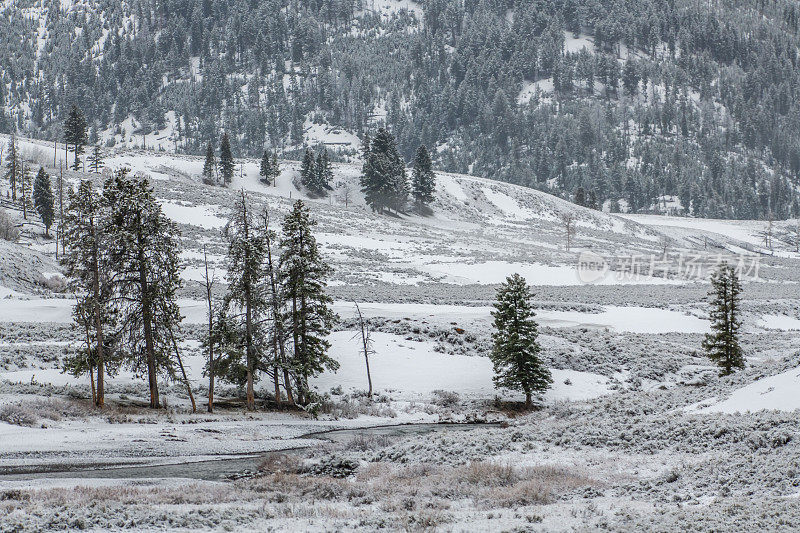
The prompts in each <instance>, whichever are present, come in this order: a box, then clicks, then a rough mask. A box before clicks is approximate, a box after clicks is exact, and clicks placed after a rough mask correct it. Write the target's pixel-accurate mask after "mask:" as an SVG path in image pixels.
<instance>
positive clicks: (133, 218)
mask: <svg viewBox="0 0 800 533" xmlns="http://www.w3.org/2000/svg"><path fill="white" fill-rule="evenodd" d="M40 175H41V179H40V180H38V182H39V183H40V186H41V188H39V189H37V191H39V192H38V193H37V195H39V196H37V197H41V203H42V205H46V204H47V202H52V195H50V196H49V197H48V195H47V192H46V191H47V190H48V189H47V187H46V185H47V183H46V182H47V176H46V174H44V173H43V171H42V172H41V173H40ZM269 224H270V220H269V215H268V212H267V211H266V210H263V211H261V212H257V211H256V210H255V209H254V208H253V207H252V206H251V205H250V202H249V201H248V199H247V196H246V195H245V193H244V192H243V191H242V193H241V195H240V197H239V198H238V200H237V202H236V205H235V206H234V208H233V212H232V216H231V219H230V221H229V223H228V224H227V226H226V228H225V237H226V238H227V240H228V254H227V282H228V291H227V294H226V295H225V297H224V298H223V299H222V301H219V302H217V301H214V299H213V294H212V291H211V289H210V287H211V283H212V282H213V280H212V279H208V277H207V280H206V281H207V284H208V285H207V286H208V288H209V290H208V304H209V327H208V331H207V334H206V335H204V337H203V339H202V344H203V346H204V347H205V348H206V350H207V354H208V359H207V365H206V373H207V375H208V376H209V404H208V405H209V407H208V408H209V410H211V409H213V401H214V400H213V394H214V392H213V391H214V382H215V380H216V379H224V380H226V381H228V382H230V383H233V384H235V385H239V386H241V387H242V388H243V389H244V390H245V391H246V396H247V406H248V408H250V409H253V408H255V387H254V385H255V383H256V382H257V381H258V380H259V379H260V378H261V376H263V375H269V376H270V377H271V378H272V380H273V382H274V385H275V396H276V400H277V401H278V402H280V401H281V398H282V397H286V399H287V400H288V401H289V402H290V403H293V404H298V405H307V404H309V403H311V402H312V401H313V399H314V395H313V392H312V390H311V388H310V387H309V379H310V378H311V377H313V376H314V375H316V374H317V373H319V372H321V371H322V370H323V369H326V368H327V369H332V370H335V369H336V368H337V367H338V364H337V363H336V361H335V360H333V359H332V358H331V357H330V356H329V355H328V354H327V350H328V348H329V343H328V341H327V340H326V337H327V335H328V333H329V332H330V329H331V327H332V325H333V321H334V314H333V312H332V311H331V309H330V303H331V299H330V297H329V296H328V295H327V294H326V292H325V287H326V278H327V277H328V276H329V274H330V272H331V268H330V266H329V265H328V264H327V263H326V262H325V261H324V259H323V258H322V256H321V255H320V252H319V249H318V247H317V243H316V239H315V238H314V235H313V227H314V225H315V221H314V220H312V219H311V216H310V213H309V210H308V208H307V207H306V206H305V205H304V204H303V202H301V201H298V202H297V203H295V204H294V207H293V209H292V211H291V212H290V213H289V214H288V215H287V216H286V217H285V219H284V222H283V228H282V231H281V234H280V238H279V237H278V235H277V234H276V232H275V231H274V230H273V229H271V228H270V225H269ZM64 232H65V235H64V240H65V243H66V253H65V255H64V256H63V257H62V263H63V265H64V267H65V271H66V275H67V276H68V278H69V279H70V286H71V289H72V290H73V291H74V293H75V294H76V300H77V301H76V306H75V310H74V319H75V323H76V324H77V325H78V326H79V327H80V328H81V331H82V332H83V333H84V337H85V342H86V350H85V351H81V352H79V353H77V354H75V355H74V356H72V357H69V358H67V359H66V361H65V369H66V370H68V371H69V372H71V373H73V374H75V375H83V374H89V376H90V378H91V379H90V381H91V384H92V396H93V400H94V402H95V404H96V405H97V406H102V405H103V404H104V401H105V382H106V377H107V376H113V375H115V374H116V372H118V371H119V369H120V368H123V367H124V368H128V369H130V370H132V371H134V372H135V373H137V374H141V375H144V376H146V378H147V382H148V387H149V392H150V406H151V407H154V408H155V407H159V406H160V405H161V400H160V397H159V385H158V383H159V378H164V377H166V378H169V379H171V380H178V381H183V382H184V384H185V385H186V386H187V387H188V390H189V392H190V395H191V386H190V384H189V381H188V377H187V376H186V372H185V369H184V367H183V363H182V361H181V352H180V348H179V343H178V340H179V337H180V334H181V332H180V323H181V320H182V317H181V314H180V309H179V307H178V304H177V292H178V290H179V289H180V288H181V286H182V284H181V280H180V277H179V270H180V263H179V256H180V234H179V232H178V229H177V227H176V225H175V223H174V222H172V221H170V220H169V219H168V218H167V217H166V216H165V215H164V213H163V212H162V210H161V206H160V204H159V203H158V201H157V200H156V197H155V196H154V193H153V189H152V187H151V186H150V185H149V184H148V182H147V180H146V179H139V178H134V177H131V176H129V174H128V172H127V170H125V169H123V170H119V171H117V172H116V173H115V174H114V176H113V177H110V178H108V179H107V180H106V181H105V182H104V184H103V188H102V190H96V189H95V188H94V187H93V185H92V183H91V182H90V181H88V180H84V181H82V182H81V183H80V185H79V187H78V189H77V191H71V192H70V193H69V205H68V207H67V209H66V213H65V220H64ZM206 272H207V275H208V269H206ZM281 388H282V391H283V392H282V391H281ZM192 401H193V402H194V399H193V396H192Z"/></svg>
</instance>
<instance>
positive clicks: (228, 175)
mask: <svg viewBox="0 0 800 533" xmlns="http://www.w3.org/2000/svg"><path fill="white" fill-rule="evenodd" d="M233 167H234V163H233V152H231V141H230V139H229V138H228V134H227V133H223V134H222V141H221V142H220V145H219V171H220V174H222V182H223V183H224V184H225V185H230V184H231V182H232V181H233Z"/></svg>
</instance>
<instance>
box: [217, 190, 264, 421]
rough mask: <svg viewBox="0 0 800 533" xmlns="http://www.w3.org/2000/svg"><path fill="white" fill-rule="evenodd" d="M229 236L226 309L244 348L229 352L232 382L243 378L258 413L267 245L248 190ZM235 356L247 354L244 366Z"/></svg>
mask: <svg viewBox="0 0 800 533" xmlns="http://www.w3.org/2000/svg"><path fill="white" fill-rule="evenodd" d="M225 233H226V235H227V237H228V274H227V276H228V294H227V296H226V297H225V302H226V307H230V308H231V311H232V312H235V313H236V314H235V315H230V316H229V318H231V319H234V320H235V327H236V328H237V331H238V332H239V333H238V334H237V335H236V336H235V337H234V338H235V339H236V343H237V344H238V345H239V346H241V349H239V350H238V351H231V350H230V349H229V351H228V355H229V357H228V367H229V370H228V379H229V380H231V381H236V380H237V374H238V375H239V376H243V380H244V384H245V385H246V387H247V408H248V409H250V410H254V409H255V407H256V406H255V389H254V383H255V381H256V379H257V376H256V371H257V369H258V367H259V365H260V362H261V359H262V358H263V348H262V347H263V346H264V344H265V342H264V338H265V335H264V332H263V327H262V326H261V324H263V322H264V320H265V319H266V317H267V315H268V313H269V302H268V298H267V285H266V280H267V272H266V271H265V259H266V256H267V243H266V240H265V238H264V235H263V233H262V232H261V230H260V228H259V227H257V226H256V224H255V223H254V217H253V214H252V213H251V211H250V206H249V205H248V201H247V196H246V195H245V193H244V191H241V194H240V196H239V198H238V199H237V201H236V205H235V206H234V208H233V213H232V216H231V220H230V222H229V223H228V225H227V226H226V228H225ZM232 354H235V355H237V356H241V355H243V356H244V364H241V363H240V362H239V361H237V360H235V359H234V358H232V357H231V355H232Z"/></svg>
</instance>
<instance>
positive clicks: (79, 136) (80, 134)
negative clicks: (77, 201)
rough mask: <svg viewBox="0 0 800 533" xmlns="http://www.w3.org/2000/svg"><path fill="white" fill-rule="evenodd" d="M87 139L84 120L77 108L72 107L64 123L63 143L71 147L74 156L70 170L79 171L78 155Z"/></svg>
mask: <svg viewBox="0 0 800 533" xmlns="http://www.w3.org/2000/svg"><path fill="white" fill-rule="evenodd" d="M87 141H88V137H87V135H86V119H85V118H84V117H83V113H82V112H81V110H80V109H79V108H78V106H76V105H73V106H72V109H71V110H70V112H69V115H68V116H67V119H66V120H65V121H64V142H65V143H66V144H67V146H68V147H69V146H72V152H73V153H74V154H75V161H74V162H73V164H72V169H73V170H75V171H77V170H80V168H81V167H80V155H81V154H82V153H83V148H84V146H86V143H87Z"/></svg>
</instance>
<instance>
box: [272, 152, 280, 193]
mask: <svg viewBox="0 0 800 533" xmlns="http://www.w3.org/2000/svg"><path fill="white" fill-rule="evenodd" d="M280 175H281V165H280V163H278V153H277V152H272V185H277V184H278V178H279V177H280Z"/></svg>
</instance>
